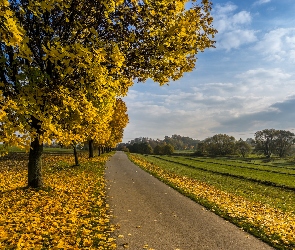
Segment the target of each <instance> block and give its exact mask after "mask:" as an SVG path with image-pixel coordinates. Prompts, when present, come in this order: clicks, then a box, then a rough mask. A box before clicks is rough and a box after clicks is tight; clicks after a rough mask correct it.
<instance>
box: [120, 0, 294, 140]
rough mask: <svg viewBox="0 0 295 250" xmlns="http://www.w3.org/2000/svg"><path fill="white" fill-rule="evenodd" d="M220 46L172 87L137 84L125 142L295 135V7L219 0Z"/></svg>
mask: <svg viewBox="0 0 295 250" xmlns="http://www.w3.org/2000/svg"><path fill="white" fill-rule="evenodd" d="M212 2H213V12H212V15H213V17H214V27H215V28H216V29H217V30H218V34H217V36H216V37H215V40H216V48H215V49H209V50H207V51H205V52H204V53H200V54H198V61H197V64H196V68H195V70H194V71H193V72H190V73H186V74H185V75H184V77H183V78H181V79H180V80H178V81H175V82H171V83H170V84H169V86H162V87H160V86H158V84H156V83H154V82H152V81H148V82H146V83H144V84H143V83H136V84H135V85H134V86H133V87H132V88H131V89H130V91H129V94H128V96H127V97H125V98H124V101H125V102H126V104H127V107H128V115H129V120H130V121H129V124H128V126H127V127H126V129H125V133H124V139H123V141H124V142H128V141H129V140H131V139H134V138H136V137H149V138H154V139H157V138H160V139H163V138H164V136H165V135H168V136H171V135H172V134H179V135H182V136H189V137H192V138H194V139H200V140H203V139H205V138H207V137H211V136H213V135H215V134H219V133H224V134H228V135H233V136H234V137H235V138H236V139H239V138H243V139H246V138H249V137H252V138H253V137H254V133H255V132H256V131H258V130H262V129H266V128H274V129H285V130H290V131H292V132H295V15H294V13H295V1H294V0H257V1H256V0H233V1H224V0H212Z"/></svg>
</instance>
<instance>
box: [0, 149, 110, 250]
mask: <svg viewBox="0 0 295 250" xmlns="http://www.w3.org/2000/svg"><path fill="white" fill-rule="evenodd" d="M80 158H81V166H80V167H79V168H75V167H71V166H72V165H73V158H72V157H71V155H66V154H65V155H44V156H43V164H44V172H45V175H44V187H43V188H41V189H38V190H37V191H36V190H34V189H31V188H24V187H25V186H26V181H27V180H26V172H27V170H26V165H27V160H28V159H27V156H26V155H25V154H22V153H20V154H11V155H9V156H8V157H5V158H2V159H1V160H0V176H1V178H0V196H1V197H0V249H94V248H95V249H115V242H114V240H113V239H112V238H111V237H110V233H111V231H112V228H111V227H110V224H109V216H108V214H107V209H108V207H107V205H106V201H105V199H106V194H105V181H104V175H103V173H104V164H105V162H106V160H107V159H108V156H107V155H105V156H101V157H96V158H94V159H91V160H90V159H88V158H86V156H85V155H81V156H80Z"/></svg>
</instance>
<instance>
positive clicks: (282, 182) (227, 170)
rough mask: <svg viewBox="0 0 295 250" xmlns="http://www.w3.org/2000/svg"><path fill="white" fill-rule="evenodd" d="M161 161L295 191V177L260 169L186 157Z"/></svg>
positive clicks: (164, 157)
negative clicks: (199, 160)
mask: <svg viewBox="0 0 295 250" xmlns="http://www.w3.org/2000/svg"><path fill="white" fill-rule="evenodd" d="M160 159H163V160H166V161H170V162H175V163H180V164H184V165H186V166H187V167H193V168H198V169H201V170H207V171H211V172H213V173H220V174H228V175H232V176H233V177H240V178H245V179H250V180H253V181H255V180H257V181H258V182H261V183H264V184H269V185H273V186H281V187H285V188H286V189H290V190H293V191H295V175H291V174H285V173H277V172H272V171H260V170H258V169H249V168H241V167H239V166H236V165H234V164H233V163H230V164H228V165H226V164H215V163H210V162H198V161H195V160H193V159H188V158H186V157H169V156H162V157H160Z"/></svg>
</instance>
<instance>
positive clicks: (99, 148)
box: [98, 146, 101, 156]
mask: <svg viewBox="0 0 295 250" xmlns="http://www.w3.org/2000/svg"><path fill="white" fill-rule="evenodd" d="M100 154H101V147H100V146H98V156H100Z"/></svg>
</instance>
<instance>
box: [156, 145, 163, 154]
mask: <svg viewBox="0 0 295 250" xmlns="http://www.w3.org/2000/svg"><path fill="white" fill-rule="evenodd" d="M162 150H163V148H162V147H161V146H160V145H157V146H156V147H155V148H154V154H156V155H162V154H163V151H162Z"/></svg>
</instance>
